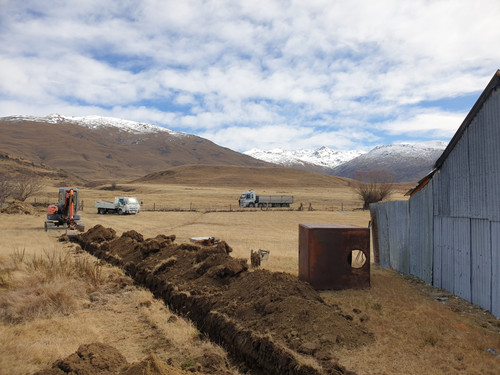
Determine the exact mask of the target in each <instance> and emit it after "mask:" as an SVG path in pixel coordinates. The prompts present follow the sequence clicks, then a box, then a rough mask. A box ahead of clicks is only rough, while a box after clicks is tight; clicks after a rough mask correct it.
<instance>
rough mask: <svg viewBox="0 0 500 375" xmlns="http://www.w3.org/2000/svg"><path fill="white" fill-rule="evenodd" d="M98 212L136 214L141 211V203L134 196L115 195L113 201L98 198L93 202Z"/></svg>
mask: <svg viewBox="0 0 500 375" xmlns="http://www.w3.org/2000/svg"><path fill="white" fill-rule="evenodd" d="M95 207H96V208H97V213H98V214H102V215H103V214H109V213H111V214H113V213H117V214H119V215H123V214H138V213H139V212H140V211H141V203H140V202H139V200H138V199H137V198H136V197H115V200H114V202H110V201H105V200H100V201H99V202H95Z"/></svg>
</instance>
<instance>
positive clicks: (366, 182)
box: [353, 171, 395, 210]
mask: <svg viewBox="0 0 500 375" xmlns="http://www.w3.org/2000/svg"><path fill="white" fill-rule="evenodd" d="M354 179H355V180H356V181H355V182H354V184H353V188H354V191H355V192H356V194H357V195H358V196H359V197H360V198H361V200H362V201H363V209H364V210H366V209H368V208H369V207H370V203H376V202H380V201H382V200H384V199H385V198H387V197H389V196H390V195H391V193H392V192H393V191H394V182H395V178H394V176H393V175H391V174H389V173H385V172H378V171H375V172H358V173H356V174H355V175H354Z"/></svg>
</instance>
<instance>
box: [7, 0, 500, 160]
mask: <svg viewBox="0 0 500 375" xmlns="http://www.w3.org/2000/svg"><path fill="white" fill-rule="evenodd" d="M1 4H2V12H0V13H1V14H0V44H1V45H2V49H1V50H0V64H1V66H2V70H1V71H0V116H3V115H10V114H13V112H12V111H14V110H15V111H18V113H26V114H34V113H35V112H36V113H37V114H46V113H51V112H60V113H62V114H65V115H73V116H79V115H84V114H103V115H112V116H118V117H125V118H128V119H131V120H138V121H154V122H155V123H161V124H164V125H165V126H167V127H170V128H175V130H179V131H194V132H196V133H198V134H200V135H203V134H204V135H205V136H207V137H211V138H210V139H212V140H214V141H216V142H219V143H221V144H222V145H224V146H228V147H233V148H237V149H239V150H244V149H245V148H246V147H248V148H251V147H254V146H259V147H262V146H261V145H260V144H259V143H256V144H254V145H252V143H251V142H252V141H251V139H255V138H248V139H247V140H241V139H240V138H241V137H240V134H241V133H242V132H244V131H246V132H254V131H255V129H258V130H259V132H262V131H264V132H265V134H266V135H267V136H268V141H265V142H266V143H265V144H269V147H278V146H282V147H284V145H290V146H292V147H294V148H301V147H305V146H306V145H310V146H311V147H317V146H321V145H323V144H325V142H327V141H328V142H331V143H330V144H329V145H330V146H332V145H337V147H339V148H344V147H351V146H352V147H354V148H359V147H364V146H366V145H368V144H372V143H373V142H374V141H377V140H379V141H380V142H381V143H387V142H388V140H389V139H391V138H390V137H392V136H394V135H400V136H408V137H411V136H413V135H414V134H416V133H418V134H419V136H421V137H423V138H430V137H440V138H449V137H450V136H451V135H452V133H453V131H454V130H453V129H456V127H458V125H459V124H460V122H461V119H457V117H459V116H458V115H456V114H455V113H456V111H457V110H459V111H464V110H467V109H464V108H458V109H457V108H435V109H428V108H426V106H425V105H423V104H422V102H429V101H435V100H439V99H452V98H454V97H460V96H464V95H470V94H477V95H478V94H479V92H480V91H481V90H482V89H483V88H484V87H485V85H486V84H487V82H488V80H489V78H490V77H491V75H492V74H493V72H494V71H495V70H496V69H497V68H499V66H498V61H500V49H498V48H496V45H497V44H498V40H499V38H500V28H499V27H498V19H499V18H500V2H498V0H476V1H474V2H471V1H469V0H440V1H428V0H415V1H412V2H404V1H397V0H380V1H377V2H373V1H369V0H352V1H349V2H332V1H328V0H313V1H308V2H304V1H298V0H291V1H284V0H283V1H282V0H274V1H273V0H267V1H264V0H259V1H257V0H256V1H243V0H241V1H234V0H221V1H201V0H186V1H173V0H161V1H160V0H145V1H141V2H135V1H132V0H126V1H120V2H114V1H111V0H89V1H84V2H81V1H76V0H69V1H65V2H59V1H55V0H53V1H51V0H48V1H43V2H41V1H37V0H26V1H23V2H19V1H13V0H11V1H5V0H3V1H2V3H1ZM158 103H161V104H158ZM65 111H67V112H65ZM89 111H94V112H93V113H89ZM457 120H458V121H457ZM455 121H457V122H455ZM452 124H453V125H452ZM284 129H286V131H287V132H289V134H291V135H293V134H295V135H296V136H293V137H290V138H287V137H284V136H283V134H282V133H283V130H284ZM318 129H319V130H318ZM375 133H376V135H377V137H375V136H374V134H375ZM450 133H451V134H450ZM280 134H281V138H280ZM287 134H288V133H287ZM385 136H387V137H389V138H384V137H385ZM330 139H333V141H330ZM255 142H262V141H261V140H260V138H259V140H258V141H255ZM280 142H281V143H280ZM234 145H240V146H238V147H236V146H234ZM301 145H303V146H301Z"/></svg>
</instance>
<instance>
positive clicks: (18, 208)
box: [1, 201, 36, 215]
mask: <svg viewBox="0 0 500 375" xmlns="http://www.w3.org/2000/svg"><path fill="white" fill-rule="evenodd" d="M1 212H2V213H4V214H10V215H13V214H24V215H34V214H35V213H36V210H35V207H33V206H32V205H31V204H30V203H27V202H19V201H14V202H12V203H11V204H9V205H8V206H7V207H6V208H4V209H3V210H2V211H1Z"/></svg>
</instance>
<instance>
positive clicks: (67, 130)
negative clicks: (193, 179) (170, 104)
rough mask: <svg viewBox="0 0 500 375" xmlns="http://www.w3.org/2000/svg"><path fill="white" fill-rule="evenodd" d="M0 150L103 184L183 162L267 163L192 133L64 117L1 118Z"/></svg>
mask: <svg viewBox="0 0 500 375" xmlns="http://www.w3.org/2000/svg"><path fill="white" fill-rule="evenodd" d="M0 152H1V153H4V154H11V155H16V156H18V157H19V158H22V159H27V160H30V161H32V162H33V163H35V164H43V165H44V166H47V167H50V168H52V169H62V170H64V171H66V172H68V173H72V174H75V175H77V176H79V177H80V178H83V179H87V180H107V181H112V180H122V181H123V180H130V179H135V178H139V177H141V176H144V175H145V174H148V173H152V172H155V171H161V170H165V169H167V168H171V167H174V166H178V165H184V164H213V165H215V164H217V165H239V166H266V165H269V163H266V162H263V161H259V160H256V159H254V158H252V157H249V156H247V155H243V154H241V153H238V152H235V151H232V150H230V149H228V148H224V147H220V146H218V145H216V144H215V143H213V142H211V141H209V140H207V139H204V138H201V137H197V136H194V135H189V134H171V133H169V132H166V131H156V132H154V131H153V132H146V133H137V132H135V133H134V132H131V131H127V130H126V129H122V128H120V127H116V126H112V125H111V124H110V126H96V127H89V126H83V125H80V124H77V123H75V122H74V121H73V122H72V121H68V120H65V119H64V118H62V117H60V118H59V119H58V121H57V122H56V123H51V122H49V121H42V120H40V119H39V120H36V121H34V120H33V119H31V120H26V119H23V118H22V117H4V118H0Z"/></svg>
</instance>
